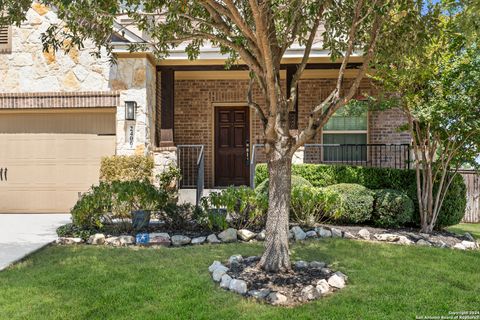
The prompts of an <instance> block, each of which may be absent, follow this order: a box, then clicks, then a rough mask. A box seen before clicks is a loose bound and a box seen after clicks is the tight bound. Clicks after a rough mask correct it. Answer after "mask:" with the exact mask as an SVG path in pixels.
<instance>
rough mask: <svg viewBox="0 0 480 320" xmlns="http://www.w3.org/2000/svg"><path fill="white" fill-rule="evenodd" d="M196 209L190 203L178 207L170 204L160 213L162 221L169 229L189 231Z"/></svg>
mask: <svg viewBox="0 0 480 320" xmlns="http://www.w3.org/2000/svg"><path fill="white" fill-rule="evenodd" d="M194 211H195V209H194V207H193V206H192V205H191V204H189V203H183V204H180V205H177V204H175V203H168V204H167V205H166V206H165V208H164V209H163V210H162V211H161V213H160V218H161V220H163V221H164V223H165V226H166V227H167V228H170V229H173V230H181V229H188V227H189V225H190V224H191V223H192V221H193V216H194Z"/></svg>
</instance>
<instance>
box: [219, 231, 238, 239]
mask: <svg viewBox="0 0 480 320" xmlns="http://www.w3.org/2000/svg"><path fill="white" fill-rule="evenodd" d="M218 237H219V238H220V240H222V242H235V241H237V230H236V229H233V228H228V229H227V230H224V231H222V232H220V233H219V234H218Z"/></svg>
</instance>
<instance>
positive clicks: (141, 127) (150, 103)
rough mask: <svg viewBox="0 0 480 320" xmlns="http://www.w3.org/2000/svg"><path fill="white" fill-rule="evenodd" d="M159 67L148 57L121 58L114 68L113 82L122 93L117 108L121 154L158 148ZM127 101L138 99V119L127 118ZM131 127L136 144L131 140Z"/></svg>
mask: <svg viewBox="0 0 480 320" xmlns="http://www.w3.org/2000/svg"><path fill="white" fill-rule="evenodd" d="M155 76H156V71H155V66H154V65H153V64H152V63H151V62H150V61H149V60H148V59H146V58H143V59H140V58H120V59H118V61H117V64H116V65H113V66H112V67H111V71H110V82H111V87H112V89H113V90H118V91H119V92H120V104H119V106H118V107H117V154H119V155H132V154H147V153H148V152H150V151H151V150H152V148H153V147H154V145H155V144H154V138H155V137H154V133H155V129H154V128H155V123H154V119H155V101H156V97H155ZM125 101H135V102H137V113H136V121H135V122H133V121H126V120H125V107H124V106H125ZM130 126H133V127H134V143H133V144H130V142H129V131H130Z"/></svg>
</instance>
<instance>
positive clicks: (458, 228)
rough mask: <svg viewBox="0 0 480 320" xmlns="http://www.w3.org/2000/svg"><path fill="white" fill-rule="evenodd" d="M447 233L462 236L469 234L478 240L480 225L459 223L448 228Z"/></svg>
mask: <svg viewBox="0 0 480 320" xmlns="http://www.w3.org/2000/svg"><path fill="white" fill-rule="evenodd" d="M448 231H450V232H454V233H458V234H464V233H465V232H468V233H470V234H471V235H472V236H473V237H474V238H475V239H480V223H460V224H457V225H455V226H451V227H449V228H448Z"/></svg>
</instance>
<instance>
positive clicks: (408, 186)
mask: <svg viewBox="0 0 480 320" xmlns="http://www.w3.org/2000/svg"><path fill="white" fill-rule="evenodd" d="M292 174H293V175H297V176H301V177H303V178H305V179H307V180H308V181H310V182H311V183H312V184H313V186H315V187H326V186H329V185H333V184H338V183H356V184H360V185H362V186H365V187H366V188H368V189H394V190H399V191H403V192H405V193H406V194H407V195H408V196H409V197H410V198H411V199H412V200H413V202H414V203H415V214H414V221H413V224H414V225H419V221H420V218H419V216H420V215H419V213H418V201H417V184H416V177H415V171H414V170H401V169H390V168H371V167H355V166H345V165H322V164H294V165H293V166H292ZM267 178H268V170H267V165H266V164H259V165H257V167H256V173H255V185H259V184H260V183H261V182H263V181H264V180H265V179H267ZM466 203H467V202H466V186H465V182H464V181H463V178H462V177H461V176H460V175H457V176H456V177H455V178H454V180H453V182H452V184H451V186H450V188H449V190H448V192H447V195H446V196H445V200H444V203H443V206H442V210H441V212H440V215H439V217H438V221H437V226H436V227H437V228H442V227H446V226H450V225H455V224H458V223H459V222H460V221H461V220H462V218H463V215H464V214H465V207H466Z"/></svg>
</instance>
